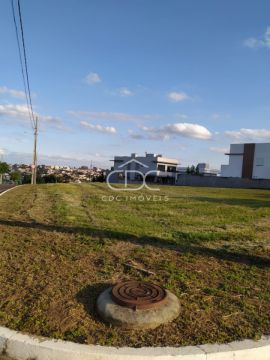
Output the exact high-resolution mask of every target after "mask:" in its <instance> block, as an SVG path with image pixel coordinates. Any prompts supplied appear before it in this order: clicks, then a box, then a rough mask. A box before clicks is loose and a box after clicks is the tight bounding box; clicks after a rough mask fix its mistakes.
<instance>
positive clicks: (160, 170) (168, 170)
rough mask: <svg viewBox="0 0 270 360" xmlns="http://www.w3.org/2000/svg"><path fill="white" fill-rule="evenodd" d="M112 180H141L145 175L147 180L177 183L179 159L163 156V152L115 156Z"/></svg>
mask: <svg viewBox="0 0 270 360" xmlns="http://www.w3.org/2000/svg"><path fill="white" fill-rule="evenodd" d="M112 161H113V163H114V165H113V168H112V171H111V172H113V174H111V175H110V181H113V182H122V181H125V180H126V181H128V182H139V181H141V180H142V179H143V177H145V179H146V181H147V182H153V183H161V184H175V180H176V172H177V166H178V160H176V159H169V158H166V157H163V156H162V155H161V154H149V153H146V154H145V156H139V155H137V154H135V153H133V154H131V155H130V156H115V157H114V159H113V160H112Z"/></svg>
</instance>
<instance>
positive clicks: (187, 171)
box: [186, 166, 190, 175]
mask: <svg viewBox="0 0 270 360" xmlns="http://www.w3.org/2000/svg"><path fill="white" fill-rule="evenodd" d="M186 173H187V174H188V175H190V167H189V166H188V167H187V170H186Z"/></svg>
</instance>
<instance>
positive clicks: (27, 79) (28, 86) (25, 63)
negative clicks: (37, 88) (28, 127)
mask: <svg viewBox="0 0 270 360" xmlns="http://www.w3.org/2000/svg"><path fill="white" fill-rule="evenodd" d="M18 10H19V18H20V27H21V36H22V45H23V55H24V66H25V73H26V82H27V89H28V96H29V103H30V109H31V114H32V119H33V122H34V124H35V118H34V113H33V106H32V99H31V91H30V85H29V75H28V65H27V58H26V49H25V41H24V31H23V23H22V14H21V5H20V0H18Z"/></svg>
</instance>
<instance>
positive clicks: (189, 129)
mask: <svg viewBox="0 0 270 360" xmlns="http://www.w3.org/2000/svg"><path fill="white" fill-rule="evenodd" d="M141 130H142V131H143V132H145V133H147V137H144V138H147V139H150V140H169V139H170V138H172V137H176V136H182V137H188V138H194V139H200V140H209V139H211V137H212V134H211V132H210V131H209V130H208V129H207V128H206V127H204V126H202V125H198V124H192V123H175V124H168V125H165V126H162V127H160V128H148V127H146V126H143V127H141ZM131 137H133V138H137V139H140V138H142V137H141V136H139V134H131Z"/></svg>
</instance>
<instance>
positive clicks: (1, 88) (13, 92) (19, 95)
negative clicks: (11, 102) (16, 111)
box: [0, 86, 25, 99]
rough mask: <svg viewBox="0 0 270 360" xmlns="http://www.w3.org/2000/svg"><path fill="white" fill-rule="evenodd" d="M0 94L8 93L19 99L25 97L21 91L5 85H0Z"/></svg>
mask: <svg viewBox="0 0 270 360" xmlns="http://www.w3.org/2000/svg"><path fill="white" fill-rule="evenodd" d="M0 94H4V95H9V96H11V97H15V98H19V99H25V93H24V92H23V91H20V90H14V89H10V88H8V87H6V86H0Z"/></svg>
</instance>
